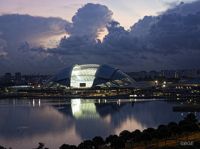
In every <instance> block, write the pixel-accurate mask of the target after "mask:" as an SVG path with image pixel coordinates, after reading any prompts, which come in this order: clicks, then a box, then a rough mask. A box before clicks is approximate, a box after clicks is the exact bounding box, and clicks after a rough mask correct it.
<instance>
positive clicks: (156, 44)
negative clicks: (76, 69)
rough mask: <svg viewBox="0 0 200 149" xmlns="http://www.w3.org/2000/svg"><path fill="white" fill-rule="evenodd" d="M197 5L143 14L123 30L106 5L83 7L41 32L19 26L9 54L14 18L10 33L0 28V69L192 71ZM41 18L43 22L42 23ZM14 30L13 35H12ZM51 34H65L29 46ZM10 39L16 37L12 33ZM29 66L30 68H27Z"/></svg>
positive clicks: (198, 47) (199, 41)
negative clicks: (86, 66) (51, 42)
mask: <svg viewBox="0 0 200 149" xmlns="http://www.w3.org/2000/svg"><path fill="white" fill-rule="evenodd" d="M199 4H200V1H197V2H193V3H181V4H178V5H176V6H173V8H170V9H169V10H167V11H166V12H163V13H161V14H160V15H158V16H145V17H144V18H143V19H141V20H139V21H138V22H137V23H136V24H134V25H133V26H132V27H131V28H130V29H129V30H126V29H124V27H122V26H121V25H120V23H119V22H117V21H116V20H113V19H112V15H113V13H112V11H111V10H109V8H108V7H106V6H104V5H100V4H92V3H89V4H86V5H85V6H83V7H81V8H80V9H78V10H77V12H76V13H75V15H74V16H73V18H72V22H67V21H63V20H60V19H58V20H56V19H55V20H54V19H53V20H54V21H52V20H51V21H50V22H51V23H50V25H49V23H47V24H48V25H44V26H43V25H42V28H41V29H38V30H33V31H30V32H28V31H27V30H30V28H29V29H26V28H25V29H24V30H23V27H21V28H20V29H19V30H22V32H23V31H24V33H23V34H20V35H19V40H20V42H21V41H24V44H21V45H20V48H18V50H17V49H13V48H12V49H13V50H14V51H15V52H10V53H9V52H7V51H6V50H5V49H8V48H9V46H10V45H12V42H11V41H10V40H8V39H12V38H13V40H14V41H18V40H17V39H16V40H15V39H14V37H12V36H11V35H12V34H13V33H15V30H17V29H16V26H18V25H16V24H15V23H16V22H17V20H15V21H13V28H12V25H9V26H8V27H7V28H6V29H7V30H9V28H11V30H12V33H11V34H10V33H9V32H8V35H4V34H5V30H6V29H5V28H3V29H2V27H1V26H2V25H0V33H1V34H0V39H1V40H0V65H1V69H2V70H3V71H7V70H12V69H11V68H13V66H12V65H14V67H15V68H17V69H18V70H19V71H21V70H24V71H25V72H36V71H37V72H43V73H48V72H55V71H57V70H58V69H60V68H63V67H66V66H69V65H72V64H76V63H79V64H82V63H99V64H104V63H106V64H110V65H113V66H115V67H118V68H121V69H122V70H125V71H139V70H152V69H185V68H198V67H199V66H198V64H199V63H200V60H199V57H200V38H199V37H200V28H199V26H200V20H199V18H200V11H198V9H197V5H198V6H199ZM193 8H194V9H193ZM18 17H19V16H18ZM28 17H30V16H28ZM6 18H7V17H5V18H4V19H6ZM8 18H9V17H8ZM33 18H34V17H33ZM34 19H35V18H34ZM34 19H30V20H29V22H30V26H31V25H33V24H34V23H31V20H34ZM46 19H47V20H48V18H43V19H42V20H46ZM0 20H1V17H0ZM22 20H23V19H22ZM47 20H46V21H47ZM1 22H2V21H1ZM3 22H6V21H5V20H4V21H3ZM33 22H34V21H33ZM44 22H45V21H44ZM47 22H49V21H47ZM5 24H6V23H5ZM39 24H42V23H41V22H40V23H39ZM44 24H45V23H44ZM52 24H53V25H52ZM52 26H53V30H52ZM55 26H56V27H55ZM63 26H64V27H63ZM54 27H55V28H54ZM31 28H34V26H31ZM54 29H55V30H54ZM19 30H17V31H16V32H18V33H17V34H19ZM2 31H3V34H2ZM103 31H107V35H105V37H104V38H103V40H102V41H100V40H98V38H99V36H100V34H101V33H102V32H103ZM10 32H11V31H10ZM32 32H33V33H32ZM55 32H62V33H66V34H68V35H69V36H65V37H62V38H61V39H60V41H59V44H58V46H57V47H54V48H51V47H48V48H44V47H41V46H40V47H39V48H38V46H37V45H34V46H32V45H31V44H30V43H29V42H31V41H32V40H33V39H34V38H35V37H37V36H43V34H45V35H46V33H47V34H49V33H53V34H55ZM13 36H15V38H17V36H16V34H15V35H13ZM7 37H9V38H7ZM27 39H30V41H28V40H27ZM8 41H9V42H8ZM25 41H27V42H25ZM8 51H10V50H8ZM16 51H17V52H16ZM19 51H20V52H19ZM18 52H19V53H18ZM11 53H15V55H17V56H13V55H12V54H11ZM13 57H14V58H13ZM16 57H17V58H20V57H23V60H20V61H17V58H16ZM6 61H7V62H8V63H6ZM5 64H6V65H5ZM5 66H7V67H5ZM30 66H33V67H32V68H34V70H31V69H30ZM7 68H10V69H7Z"/></svg>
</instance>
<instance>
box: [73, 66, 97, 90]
mask: <svg viewBox="0 0 200 149" xmlns="http://www.w3.org/2000/svg"><path fill="white" fill-rule="evenodd" d="M98 67H99V65H76V66H75V67H73V70H72V74H71V82H70V86H71V87H72V88H90V87H92V85H93V82H94V79H95V74H96V71H97V69H98Z"/></svg>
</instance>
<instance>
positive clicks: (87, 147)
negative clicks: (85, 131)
mask: <svg viewBox="0 0 200 149" xmlns="http://www.w3.org/2000/svg"><path fill="white" fill-rule="evenodd" d="M78 149H94V143H93V142H92V141H91V140H86V141H83V142H82V143H80V144H79V145H78Z"/></svg>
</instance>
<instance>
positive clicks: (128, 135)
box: [119, 130, 132, 142]
mask: <svg viewBox="0 0 200 149" xmlns="http://www.w3.org/2000/svg"><path fill="white" fill-rule="evenodd" d="M119 137H120V138H121V139H122V140H124V142H126V141H128V140H130V139H131V138H132V134H131V133H130V132H129V131H128V130H124V131H122V132H121V133H120V134H119Z"/></svg>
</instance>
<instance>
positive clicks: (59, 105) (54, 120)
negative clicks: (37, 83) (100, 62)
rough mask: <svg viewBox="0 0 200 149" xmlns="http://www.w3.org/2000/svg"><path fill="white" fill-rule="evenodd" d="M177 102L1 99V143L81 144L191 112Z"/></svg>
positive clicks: (22, 146) (20, 147) (25, 147)
mask: <svg viewBox="0 0 200 149" xmlns="http://www.w3.org/2000/svg"><path fill="white" fill-rule="evenodd" d="M177 104H178V103H176V102H169V101H164V100H159V101H156V100H148V101H145V100H144V101H138V100H137V101H130V100H122V99H121V100H92V99H90V100H83V99H72V100H71V101H70V100H67V99H66V100H56V99H53V100H39V99H37V100H36V99H35V100H27V99H26V100H17V99H14V100H13V99H12V100H11V99H10V100H8V99H7V100H0V145H3V146H5V147H12V148H13V149H31V148H35V147H37V145H38V142H43V143H45V146H46V147H49V148H51V149H56V148H59V146H61V145H62V144H64V143H68V144H75V145H77V144H79V143H80V142H81V141H82V140H86V139H92V138H93V137H95V136H102V137H103V138H105V137H107V136H109V135H110V134H119V133H120V132H121V131H122V130H125V129H126V130H129V131H133V130H135V129H140V130H143V129H145V128H148V127H157V126H159V125H160V124H167V123H168V122H171V121H176V122H177V121H179V120H181V119H183V117H184V116H185V115H186V114H187V113H180V112H173V111H172V107H173V106H175V105H177ZM196 115H197V116H198V117H200V113H196Z"/></svg>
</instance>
